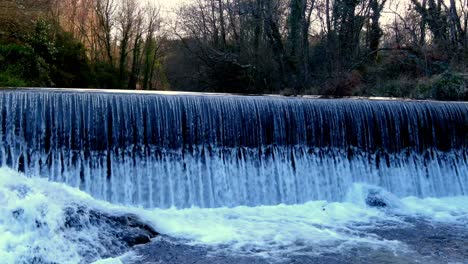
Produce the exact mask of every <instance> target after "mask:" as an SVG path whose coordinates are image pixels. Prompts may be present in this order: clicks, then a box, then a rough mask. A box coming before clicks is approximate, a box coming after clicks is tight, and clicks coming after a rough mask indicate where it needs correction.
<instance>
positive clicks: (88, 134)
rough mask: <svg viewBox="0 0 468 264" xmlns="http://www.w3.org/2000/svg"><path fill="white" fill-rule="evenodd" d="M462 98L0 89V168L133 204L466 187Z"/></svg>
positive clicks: (460, 191) (335, 197) (466, 108)
mask: <svg viewBox="0 0 468 264" xmlns="http://www.w3.org/2000/svg"><path fill="white" fill-rule="evenodd" d="M467 130H468V104H465V103H438V102H408V101H406V102H403V101H372V100H355V99H354V100H320V99H292V98H278V97H267V96H259V97H242V96H206V95H161V94H119V93H103V92H76V91H70V90H64V91H40V90H15V91H1V92H0V139H1V142H0V165H2V166H9V167H12V168H14V169H16V170H19V171H23V172H25V173H26V174H27V175H30V176H39V175H43V176H44V175H45V176H48V177H49V178H50V179H51V180H54V181H58V182H65V183H67V184H69V185H72V186H77V187H80V188H81V189H82V190H85V191H86V192H88V193H90V194H92V195H93V196H95V197H97V198H99V199H105V200H108V201H111V202H115V203H123V204H131V205H140V206H144V207H159V208H167V207H171V206H177V207H191V206H199V207H221V206H236V205H250V206H254V205H270V204H278V203H285V204H296V203H304V202H307V201H310V200H319V199H326V200H330V201H341V200H342V199H343V198H344V195H345V194H346V190H347V189H348V188H349V186H351V185H352V184H353V183H356V182H363V183H368V184H373V185H378V186H381V187H384V188H386V189H387V190H389V191H391V192H392V193H394V194H396V195H398V196H401V197H404V196H410V195H414V196H419V197H429V196H435V197H442V196H454V195H467V194H468V158H467V157H468V136H467V135H468V134H467V132H468V131H467Z"/></svg>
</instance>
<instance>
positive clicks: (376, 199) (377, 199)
mask: <svg viewBox="0 0 468 264" xmlns="http://www.w3.org/2000/svg"><path fill="white" fill-rule="evenodd" d="M366 204H367V205H368V206H370V207H378V208H384V207H387V206H388V203H387V202H386V201H385V197H384V196H382V194H381V193H380V192H379V191H377V190H369V194H368V195H367V197H366Z"/></svg>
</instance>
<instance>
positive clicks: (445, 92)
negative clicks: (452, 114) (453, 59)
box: [432, 71, 465, 100]
mask: <svg viewBox="0 0 468 264" xmlns="http://www.w3.org/2000/svg"><path fill="white" fill-rule="evenodd" d="M464 93H465V80H464V78H463V75H461V74H460V73H456V72H451V71H446V72H444V73H443V74H440V75H437V76H435V77H434V82H433V84H432V98H434V99H437V100H462V99H463V97H464Z"/></svg>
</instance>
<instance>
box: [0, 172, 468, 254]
mask: <svg viewBox="0 0 468 264" xmlns="http://www.w3.org/2000/svg"><path fill="white" fill-rule="evenodd" d="M368 189H372V190H380V191H382V192H383V195H382V197H385V199H386V201H389V204H392V206H391V207H390V208H387V209H384V210H379V209H376V208H370V207H367V206H366V205H365V203H363V202H362V201H364V200H365V199H366V195H367V194H366V190H368ZM347 197H349V201H347V202H341V203H337V202H326V201H313V202H308V203H305V204H300V205H277V206H257V207H235V208H190V209H176V208H172V209H152V210H148V209H142V208H135V207H122V206H116V205H111V204H109V203H107V202H103V201H98V200H94V199H93V198H92V197H91V196H89V195H88V194H86V193H84V192H82V191H80V190H79V189H75V188H71V187H68V186H66V185H64V184H59V183H52V182H48V181H47V180H45V179H36V178H27V177H25V176H23V175H21V174H19V173H17V172H14V171H12V170H9V169H0V259H1V260H2V263H28V262H31V261H32V260H34V259H36V260H38V259H41V260H44V261H55V262H58V263H80V262H84V259H83V252H88V253H87V254H88V255H89V254H94V257H95V258H99V257H100V256H104V255H105V250H106V249H105V248H103V245H102V244H100V243H99V242H97V239H96V236H97V235H98V234H99V232H100V230H93V229H92V227H90V228H89V229H83V230H79V231H77V230H68V229H66V228H64V223H65V217H66V216H65V214H64V210H65V208H69V207H76V206H79V205H84V206H88V207H91V208H95V209H97V210H102V211H106V212H110V213H113V214H121V213H123V212H127V213H132V214H137V215H139V216H140V217H141V218H142V219H144V220H146V221H150V222H151V223H152V225H153V226H154V228H155V229H156V230H158V231H159V232H161V233H162V234H166V235H169V236H171V237H174V238H177V239H180V241H181V243H189V244H196V245H207V246H213V247H219V248H222V249H223V250H228V251H230V252H233V253H236V252H237V253H242V254H257V255H263V256H269V255H274V254H275V253H278V252H284V251H294V250H300V249H301V248H308V247H314V248H315V251H316V252H320V251H321V250H327V247H328V248H330V247H332V248H333V250H335V251H336V248H342V249H345V248H347V247H350V246H353V245H359V244H362V245H367V246H372V247H387V248H398V247H402V246H403V245H401V244H400V243H399V242H397V241H385V240H381V239H380V238H378V237H377V236H375V235H372V234H367V233H365V231H362V230H360V229H359V228H354V227H355V226H360V225H361V226H362V225H366V226H372V225H373V224H374V223H376V222H378V221H399V219H400V218H399V216H398V215H408V216H420V217H424V218H427V219H433V220H434V221H444V222H451V221H455V222H456V221H466V220H467V219H468V197H452V198H438V199H435V198H426V199H420V198H415V197H409V198H404V199H398V198H396V197H395V196H393V195H392V194H390V193H386V192H385V191H384V190H381V189H380V188H378V187H373V186H368V185H356V186H353V187H352V188H351V189H350V193H349V194H348V195H347ZM387 198H388V199H387ZM103 252H104V253H103ZM88 260H89V259H88ZM103 261H104V260H103ZM109 262H110V263H119V262H120V259H119V258H116V259H108V260H105V262H101V263H109Z"/></svg>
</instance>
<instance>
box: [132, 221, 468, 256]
mask: <svg viewBox="0 0 468 264" xmlns="http://www.w3.org/2000/svg"><path fill="white" fill-rule="evenodd" d="M467 220H468V219H467ZM467 223H468V221H467ZM355 228H357V230H356V231H359V232H363V234H364V233H365V234H366V235H369V234H374V235H375V236H377V237H379V238H380V239H382V240H390V241H394V242H396V241H398V243H399V246H398V247H395V248H393V249H392V248H391V247H390V248H389V247H382V246H378V245H375V246H372V245H359V244H356V245H352V246H351V245H350V246H346V245H344V243H343V244H340V243H339V242H337V243H336V244H335V245H328V246H327V247H320V246H315V247H309V248H307V247H306V248H303V249H301V250H300V251H291V252H290V251H287V250H286V253H283V254H278V255H275V256H268V257H265V254H263V255H262V254H261V253H263V252H261V251H258V252H255V250H252V251H251V252H250V254H244V255H242V254H233V253H229V252H223V251H222V250H220V249H219V248H218V247H216V248H210V247H202V246H189V245H187V244H185V243H183V242H181V241H177V240H175V239H173V238H169V237H159V238H158V239H155V240H154V241H153V242H152V243H150V244H147V245H143V246H138V247H137V248H136V249H135V253H136V254H137V255H138V257H133V258H127V259H124V263H128V264H131V263H147V264H153V263H166V264H186V263H187V264H188V263H196V264H202V263H206V264H276V263H296V264H342V263H356V264H358V263H368V264H373V263H381V264H384V263H387V264H409V263H421V264H440V263H468V228H467V227H466V224H460V223H459V224H447V223H434V222H433V221H430V220H428V219H423V218H406V219H404V223H402V222H388V221H385V222H381V223H377V224H376V225H373V226H372V227H365V226H363V227H361V228H358V227H355ZM265 253H268V252H265ZM266 255H268V254H266Z"/></svg>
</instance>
